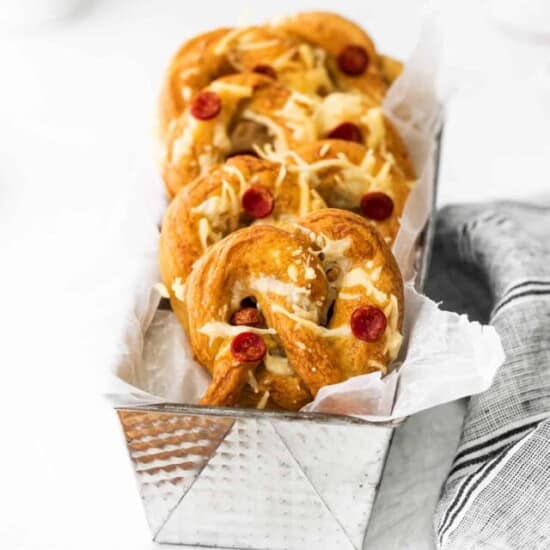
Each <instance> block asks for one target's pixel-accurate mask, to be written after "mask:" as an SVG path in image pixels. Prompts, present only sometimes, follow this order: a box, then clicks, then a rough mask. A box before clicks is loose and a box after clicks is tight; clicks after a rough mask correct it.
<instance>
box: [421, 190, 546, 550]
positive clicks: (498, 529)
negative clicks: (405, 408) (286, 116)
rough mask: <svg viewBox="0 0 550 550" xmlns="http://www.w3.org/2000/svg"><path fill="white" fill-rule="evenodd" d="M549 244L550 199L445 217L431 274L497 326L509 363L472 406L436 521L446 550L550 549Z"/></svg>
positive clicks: (456, 210) (448, 211) (456, 211)
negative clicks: (496, 549)
mask: <svg viewBox="0 0 550 550" xmlns="http://www.w3.org/2000/svg"><path fill="white" fill-rule="evenodd" d="M549 243H550V201H548V200H546V201H538V202H537V203H536V204H520V203H502V202H501V203H494V204H491V205H475V206H453V207H448V208H445V209H443V210H442V211H441V212H440V213H439V217H438V225H437V234H436V240H435V243H434V259H437V261H438V262H440V265H437V266H432V267H435V269H432V273H433V272H434V271H435V272H436V273H437V274H438V277H439V274H440V275H441V279H440V284H441V286H442V287H445V288H446V291H445V294H446V296H449V288H451V289H453V290H452V293H454V296H452V297H451V301H453V302H455V303H460V302H462V304H463V306H464V307H463V310H465V311H466V312H468V313H469V315H470V317H473V318H475V319H477V320H480V321H487V320H489V321H490V323H491V324H492V325H493V326H494V327H495V329H496V330H497V331H498V333H499V334H500V336H501V338H502V343H503V346H504V350H505V353H506V361H505V363H504V364H503V365H502V366H501V368H500V369H499V371H498V373H497V375H496V378H495V380H494V382H493V385H492V386H491V388H490V389H489V390H487V391H486V392H484V393H481V394H479V395H476V396H473V397H472V398H471V399H470V401H469V405H468V408H467V413H466V416H465V420H464V426H463V430H462V436H461V440H460V443H459V446H458V449H457V451H456V455H455V457H454V461H453V463H452V466H451V469H450V471H449V474H448V477H447V480H446V481H445V483H444V486H443V489H442V494H441V498H440V501H439V505H438V507H437V510H436V514H435V523H434V524H435V535H436V544H437V546H438V548H442V549H445V550H446V549H455V548H456V549H460V550H468V549H473V548H476V549H477V548H491V549H494V548H499V549H500V548H522V549H523V548H529V549H538V548H541V549H542V548H550V246H549ZM436 293H437V291H436ZM433 294H434V293H433V292H432V297H433V298H437V296H434V295H433Z"/></svg>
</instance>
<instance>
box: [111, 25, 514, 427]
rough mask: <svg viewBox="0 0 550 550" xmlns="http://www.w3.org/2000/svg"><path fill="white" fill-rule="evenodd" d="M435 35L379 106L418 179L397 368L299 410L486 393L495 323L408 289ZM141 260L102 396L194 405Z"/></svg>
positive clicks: (335, 389) (185, 361)
mask: <svg viewBox="0 0 550 550" xmlns="http://www.w3.org/2000/svg"><path fill="white" fill-rule="evenodd" d="M436 51H438V47H437V33H436V32H435V31H434V29H430V28H425V31H424V33H423V35H422V39H421V41H420V43H419V45H418V46H417V48H416V49H415V51H414V52H413V54H412V56H411V58H410V60H409V62H408V63H407V64H406V66H405V70H404V71H403V74H402V75H401V76H400V77H399V78H398V79H397V81H396V82H395V83H394V85H393V86H392V87H391V88H390V90H389V92H388V95H387V98H386V100H385V102H384V111H385V112H386V114H387V115H388V116H389V117H390V119H391V120H392V122H393V123H394V124H395V125H396V127H397V128H398V130H399V132H400V133H401V136H402V137H403V139H404V140H405V143H406V145H407V147H408V149H409V152H410V154H411V156H412V158H413V161H414V163H415V167H416V170H417V174H418V176H419V178H418V183H417V184H416V186H415V187H414V189H413V191H412V192H411V194H410V197H409V199H408V202H407V205H406V207H405V211H404V213H403V217H402V220H401V229H400V232H399V234H398V236H397V239H396V241H395V244H394V253H395V255H396V258H397V261H398V263H399V265H400V268H401V270H402V273H403V276H404V280H405V325H404V331H403V333H404V342H403V346H402V349H401V353H400V357H399V364H400V367H399V369H398V370H397V371H394V372H392V373H390V374H389V375H387V376H385V377H383V378H382V377H381V375H380V373H373V374H368V375H363V376H357V377H355V378H352V379H350V380H347V381H346V382H343V383H341V384H335V385H332V386H326V387H325V388H322V389H321V390H320V391H319V393H318V394H317V396H316V398H315V400H314V401H313V402H312V403H310V404H308V405H307V406H306V407H305V408H304V410H307V411H317V412H332V413H340V414H348V415H354V416H360V417H362V418H365V419H368V420H371V421H390V420H398V419H400V418H403V417H406V416H409V415H411V414H414V413H415V412H418V411H420V410H423V409H426V408H429V407H433V406H435V405H438V404H441V403H444V402H447V401H452V400H454V399H457V398H460V397H464V396H467V395H471V394H474V393H478V392H481V391H484V390H486V389H487V388H488V387H489V386H490V384H491V382H492V379H493V376H494V374H495V373H496V371H497V369H498V367H499V366H500V365H501V364H502V362H503V361H504V352H503V349H502V345H501V342H500V338H499V336H498V334H497V333H496V331H495V330H494V328H493V327H490V326H482V325H480V324H479V323H477V322H469V321H468V320H467V318H466V317H465V316H459V315H457V314H455V313H450V312H445V311H441V310H440V309H439V307H438V306H437V305H436V304H435V303H434V302H432V301H431V300H429V299H428V298H426V297H425V296H421V295H419V294H418V293H417V292H416V291H415V290H414V288H413V285H412V281H413V279H414V275H415V265H414V261H415V255H416V252H417V244H416V243H417V240H418V236H419V234H420V232H421V231H422V229H423V228H424V226H425V224H426V221H427V219H428V217H429V214H430V211H431V208H432V198H433V192H434V191H433V180H434V171H435V150H436V148H435V138H436V135H437V132H438V129H439V120H440V104H439V101H438V99H437V96H436V92H435V76H436V74H437V67H436V61H435V58H434V53H433V52H436ZM151 261H152V262H154V263H149V262H146V266H147V267H146V269H144V273H143V278H142V280H141V281H140V284H139V285H138V288H136V292H135V303H134V311H133V312H132V313H131V314H130V318H129V322H128V325H127V327H128V328H127V331H126V334H125V337H124V342H123V348H124V351H123V352H122V353H121V355H120V357H119V360H118V361H117V362H116V363H115V364H114V366H113V373H112V374H113V376H112V377H110V385H109V389H108V392H107V393H108V394H109V396H110V397H111V399H112V401H113V403H114V404H115V405H116V406H122V405H128V404H133V405H138V404H151V403H162V402H171V403H185V404H196V403H197V402H198V400H199V398H200V397H201V395H202V394H203V392H204V390H205V389H206V386H207V385H208V381H209V375H208V374H207V373H206V371H205V370H204V369H203V368H202V367H201V366H200V365H198V364H197V363H196V362H195V361H194V360H193V358H192V353H191V350H190V347H189V343H188V341H187V337H186V336H185V334H184V332H183V329H182V328H181V326H180V324H179V323H178V321H177V320H176V318H175V316H174V315H173V313H171V312H169V311H157V307H158V303H159V301H160V295H159V294H158V292H157V290H156V289H155V288H154V284H155V283H157V282H158V281H159V280H160V278H159V274H158V270H157V268H156V257H154V258H153V259H152V260H151Z"/></svg>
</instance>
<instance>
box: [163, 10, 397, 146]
mask: <svg viewBox="0 0 550 550" xmlns="http://www.w3.org/2000/svg"><path fill="white" fill-rule="evenodd" d="M250 71H256V72H258V73H261V74H265V75H268V76H270V77H272V78H276V79H278V80H279V82H280V83H281V84H282V85H284V86H286V87H288V88H290V89H291V90H294V91H297V92H301V93H306V94H321V95H325V94H327V93H329V92H332V91H336V90H341V91H350V90H358V91H360V92H362V93H364V94H367V95H368V96H369V97H370V98H371V99H372V100H373V102H374V103H376V104H378V103H380V102H381V100H382V98H383V96H384V94H385V92H386V89H387V86H388V85H389V84H391V82H392V81H393V79H394V78H395V77H396V76H397V75H398V74H399V72H400V64H399V62H398V61H395V60H392V59H391V58H389V57H386V56H379V55H378V53H377V52H376V49H375V47H374V44H373V42H372V40H371V39H370V37H369V36H368V35H367V34H366V33H365V32H364V31H363V30H362V29H361V28H360V27H359V26H357V25H356V24H355V23H353V22H351V21H349V20H347V19H344V18H343V17H341V16H338V15H336V14H333V13H323V12H312V13H301V14H298V15H296V16H292V17H287V18H285V19H282V20H279V21H278V22H277V23H275V24H272V25H267V26H254V27H244V28H237V29H229V28H222V29H217V30H214V31H211V32H208V33H204V34H201V35H199V36H197V37H195V38H193V39H191V40H189V41H187V42H185V43H184V44H183V45H182V46H181V47H180V49H179V50H178V51H177V52H176V54H175V55H174V57H173V58H172V60H171V62H170V65H169V67H168V70H167V73H166V77H165V80H164V85H163V88H162V92H161V95H160V100H159V129H160V134H161V137H164V136H165V135H166V132H167V130H168V128H169V126H170V124H171V123H172V121H174V120H176V119H177V118H178V117H179V116H180V115H181V114H182V113H183V111H184V110H185V108H186V107H187V105H188V104H189V103H190V101H191V100H192V98H193V97H194V96H195V94H197V93H198V92H199V91H200V90H201V89H203V88H204V87H206V86H207V85H208V84H210V82H212V81H213V80H216V79H218V78H220V77H222V76H225V75H228V74H232V73H242V72H250Z"/></svg>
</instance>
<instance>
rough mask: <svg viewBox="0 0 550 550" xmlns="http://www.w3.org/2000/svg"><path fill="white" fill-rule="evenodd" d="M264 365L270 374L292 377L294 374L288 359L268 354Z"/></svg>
mask: <svg viewBox="0 0 550 550" xmlns="http://www.w3.org/2000/svg"><path fill="white" fill-rule="evenodd" d="M264 365H265V368H266V370H267V371H268V372H270V373H271V374H275V375H277V376H292V375H293V374H294V369H293V368H292V367H291V366H290V363H289V362H288V359H287V358H286V357H279V356H278V355H270V354H269V353H268V354H267V355H266V356H265V359H264Z"/></svg>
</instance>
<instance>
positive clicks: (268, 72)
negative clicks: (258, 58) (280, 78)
mask: <svg viewBox="0 0 550 550" xmlns="http://www.w3.org/2000/svg"><path fill="white" fill-rule="evenodd" d="M252 72H253V73H258V74H263V75H264V76H269V78H272V79H273V80H277V72H276V71H275V69H274V68H273V67H272V66H271V65H256V66H255V67H254V68H253V69H252Z"/></svg>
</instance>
